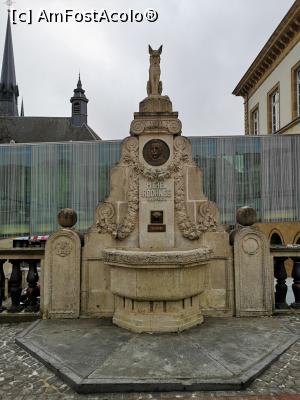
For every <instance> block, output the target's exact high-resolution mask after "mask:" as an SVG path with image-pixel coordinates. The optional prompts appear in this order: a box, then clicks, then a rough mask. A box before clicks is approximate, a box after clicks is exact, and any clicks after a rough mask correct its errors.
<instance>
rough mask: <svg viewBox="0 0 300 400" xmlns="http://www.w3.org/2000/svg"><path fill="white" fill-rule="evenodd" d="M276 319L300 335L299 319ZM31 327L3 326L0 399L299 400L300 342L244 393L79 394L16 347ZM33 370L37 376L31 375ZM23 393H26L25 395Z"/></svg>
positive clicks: (0, 334) (1, 328)
mask: <svg viewBox="0 0 300 400" xmlns="http://www.w3.org/2000/svg"><path fill="white" fill-rule="evenodd" d="M276 318H278V319H280V320H281V321H282V322H283V323H285V324H286V325H287V326H288V327H289V329H290V330H291V331H292V332H294V333H297V334H300V318H299V317H295V316H291V317H276ZM29 325H30V323H20V324H3V325H0V400H30V399H34V400H176V399H178V400H181V399H182V400H187V399H188V400H190V399H195V400H202V399H203V400H210V399H217V400H225V399H228V400H235V399H236V400H300V378H299V375H300V362H299V359H300V342H299V341H298V342H297V343H295V344H294V345H293V346H292V348H291V349H290V350H289V351H288V352H286V353H285V354H284V355H282V356H281V357H280V358H279V359H278V361H275V362H274V364H272V365H271V366H270V368H269V369H268V370H267V371H265V372H264V373H263V374H262V375H261V376H259V377H258V378H257V379H256V380H255V381H254V382H253V383H252V384H251V385H250V387H249V388H247V389H246V390H245V391H243V392H240V391H239V392H233V391H230V392H196V393H195V392H194V393H162V394H160V393H154V394H148V393H135V394H133V395H132V394H125V393H124V394H123V395H122V394H117V395H111V394H110V395H106V394H101V395H78V394H77V393H75V392H74V391H73V390H72V389H71V388H69V387H68V386H67V385H66V384H65V383H64V382H62V381H61V380H60V379H59V378H57V377H56V376H55V375H54V374H53V373H52V372H51V371H49V370H48V369H47V368H46V367H44V366H43V365H42V364H40V363H39V362H37V361H36V360H35V359H34V358H32V357H31V356H30V355H28V354H27V353H26V352H25V351H24V350H22V349H20V348H19V347H18V346H16V344H15V343H14V338H15V336H16V334H18V333H20V332H22V331H23V330H24V329H25V328H27V327H28V326H29ZM33 371H35V372H36V373H37V375H34V376H32V374H33ZM9 382H13V384H9ZM28 383H30V384H29V385H28ZM20 390H26V395H24V394H23V393H21V392H20ZM273 394H274V396H275V397H273V396H272V395H273ZM260 395H263V396H264V397H260ZM280 395H281V396H280ZM176 396H178V397H176ZM257 396H259V397H257Z"/></svg>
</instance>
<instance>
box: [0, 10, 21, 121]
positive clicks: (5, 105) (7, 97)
mask: <svg viewBox="0 0 300 400" xmlns="http://www.w3.org/2000/svg"><path fill="white" fill-rule="evenodd" d="M18 97H19V89H18V85H17V82H16V71H15V61H14V50H13V42H12V34H11V24H10V10H8V16H7V27H6V37H5V45H4V53H3V61H2V71H1V80H0V116H1V115H2V116H3V115H8V116H18V115H19V114H18Z"/></svg>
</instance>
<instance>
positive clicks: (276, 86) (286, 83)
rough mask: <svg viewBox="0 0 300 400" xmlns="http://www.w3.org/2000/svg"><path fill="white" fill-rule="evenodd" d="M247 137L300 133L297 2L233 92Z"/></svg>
mask: <svg viewBox="0 0 300 400" xmlns="http://www.w3.org/2000/svg"><path fill="white" fill-rule="evenodd" d="M233 94H234V95H236V96H241V97H243V99H244V114H245V134H246V135H266V134H274V133H276V134H294V133H300V2H299V1H298V0H296V1H295V3H294V4H293V6H292V7H291V8H290V10H289V11H288V13H287V14H286V16H285V17H284V18H283V20H282V21H281V22H280V24H279V25H278V27H277V28H276V29H275V31H274V32H273V34H272V35H271V37H270V39H269V40H268V41H267V43H266V44H265V46H264V47H263V49H262V50H261V51H260V53H259V54H258V56H257V57H256V59H255V60H254V62H253V63H252V64H251V66H250V67H249V69H248V70H247V72H246V73H245V75H244V76H243V77H242V79H241V80H240V82H239V83H238V85H237V86H236V88H235V89H234V91H233Z"/></svg>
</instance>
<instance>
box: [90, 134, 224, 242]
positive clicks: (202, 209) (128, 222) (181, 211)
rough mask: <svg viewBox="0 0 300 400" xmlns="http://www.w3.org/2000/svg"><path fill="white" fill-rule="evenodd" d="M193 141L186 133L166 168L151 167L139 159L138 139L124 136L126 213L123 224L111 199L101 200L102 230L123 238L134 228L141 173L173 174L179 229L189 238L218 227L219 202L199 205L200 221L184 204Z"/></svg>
mask: <svg viewBox="0 0 300 400" xmlns="http://www.w3.org/2000/svg"><path fill="white" fill-rule="evenodd" d="M188 146H190V143H189V142H188V141H187V139H185V138H183V137H180V136H179V137H176V138H175V139H174V150H175V151H174V161H172V162H170V163H169V164H168V166H167V167H165V168H155V169H153V168H148V167H146V166H145V165H144V164H142V163H140V162H139V159H138V147H139V143H138V139H137V138H135V137H129V138H127V139H125V141H124V143H123V148H122V156H121V162H120V163H121V164H125V165H127V166H128V167H129V168H130V175H129V188H128V209H127V215H126V217H125V218H124V221H123V223H122V224H116V223H115V222H114V220H115V218H114V215H115V212H114V207H113V205H112V204H111V203H107V202H104V203H101V204H100V205H99V206H98V209H97V211H96V214H97V217H98V218H97V222H96V226H97V228H98V231H99V233H110V234H111V235H112V236H113V237H114V238H116V239H119V240H123V239H125V238H127V237H128V236H129V235H130V233H131V232H132V231H133V230H134V228H135V225H136V221H137V215H138V210H139V184H138V183H139V176H140V175H142V176H143V177H145V178H146V179H148V180H151V181H163V180H165V179H169V178H171V177H172V176H174V181H175V210H176V216H177V219H178V224H179V229H180V231H181V232H182V235H183V236H184V237H185V238H187V239H190V240H196V239H199V237H200V236H201V234H202V233H203V232H206V231H215V230H216V228H217V221H216V206H215V204H214V203H212V202H210V201H207V202H203V204H201V205H200V206H199V210H198V221H197V224H194V223H192V222H191V220H190V218H189V216H188V213H187V209H186V204H185V190H184V176H183V174H184V169H183V166H184V164H185V163H189V164H191V163H193V162H194V161H193V160H192V158H191V151H189V150H190V149H188Z"/></svg>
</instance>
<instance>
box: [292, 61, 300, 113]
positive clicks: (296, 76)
mask: <svg viewBox="0 0 300 400" xmlns="http://www.w3.org/2000/svg"><path fill="white" fill-rule="evenodd" d="M298 117H300V61H298V62H297V64H296V65H294V66H293V68H292V120H294V119H296V118H298Z"/></svg>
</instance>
